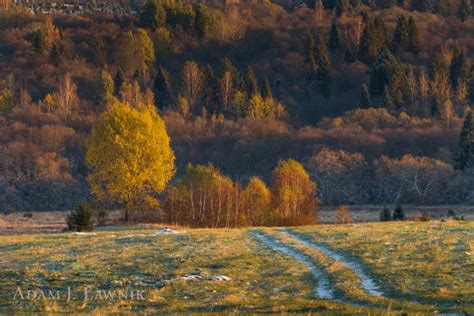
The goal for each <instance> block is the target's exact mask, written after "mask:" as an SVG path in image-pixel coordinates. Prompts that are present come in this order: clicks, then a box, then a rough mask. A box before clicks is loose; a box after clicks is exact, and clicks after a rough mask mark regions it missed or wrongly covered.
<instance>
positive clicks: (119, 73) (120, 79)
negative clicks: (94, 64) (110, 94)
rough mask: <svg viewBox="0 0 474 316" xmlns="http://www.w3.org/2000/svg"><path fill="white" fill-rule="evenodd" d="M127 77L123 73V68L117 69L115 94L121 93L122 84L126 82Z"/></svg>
mask: <svg viewBox="0 0 474 316" xmlns="http://www.w3.org/2000/svg"><path fill="white" fill-rule="evenodd" d="M125 81H126V78H125V74H124V73H123V70H122V68H119V69H117V72H116V73H115V77H114V87H115V91H114V94H115V95H116V96H117V95H119V93H120V91H121V90H122V85H123V84H124V83H125Z"/></svg>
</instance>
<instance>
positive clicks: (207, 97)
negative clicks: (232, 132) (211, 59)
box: [203, 64, 218, 113]
mask: <svg viewBox="0 0 474 316" xmlns="http://www.w3.org/2000/svg"><path fill="white" fill-rule="evenodd" d="M203 73H204V82H205V87H204V102H205V107H206V109H207V111H208V112H213V113H214V112H217V105H216V103H217V94H218V92H217V90H218V87H217V85H218V83H217V78H216V75H215V74H214V69H212V66H211V65H209V64H207V66H206V69H204V71H203Z"/></svg>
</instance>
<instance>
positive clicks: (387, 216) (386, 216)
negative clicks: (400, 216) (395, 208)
mask: <svg viewBox="0 0 474 316" xmlns="http://www.w3.org/2000/svg"><path fill="white" fill-rule="evenodd" d="M391 220H392V213H391V212H390V210H389V209H388V207H387V206H384V208H383V210H382V212H380V221H381V222H389V221H391Z"/></svg>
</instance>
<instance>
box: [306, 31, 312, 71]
mask: <svg viewBox="0 0 474 316" xmlns="http://www.w3.org/2000/svg"><path fill="white" fill-rule="evenodd" d="M305 49H306V51H305V57H306V61H307V62H308V63H309V62H310V59H311V58H314V40H313V35H312V34H311V33H310V32H309V31H307V32H306V39H305Z"/></svg>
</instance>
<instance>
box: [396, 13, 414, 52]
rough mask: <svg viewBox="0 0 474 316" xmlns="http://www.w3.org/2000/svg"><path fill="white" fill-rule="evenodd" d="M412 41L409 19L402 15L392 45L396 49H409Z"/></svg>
mask: <svg viewBox="0 0 474 316" xmlns="http://www.w3.org/2000/svg"><path fill="white" fill-rule="evenodd" d="M409 43H410V35H409V27H408V19H407V18H406V16H404V15H402V16H400V17H399V18H398V21H397V26H396V27H395V33H394V34H393V40H392V47H393V48H394V49H395V50H396V49H407V48H408V46H409Z"/></svg>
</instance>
